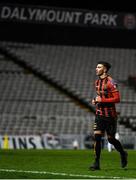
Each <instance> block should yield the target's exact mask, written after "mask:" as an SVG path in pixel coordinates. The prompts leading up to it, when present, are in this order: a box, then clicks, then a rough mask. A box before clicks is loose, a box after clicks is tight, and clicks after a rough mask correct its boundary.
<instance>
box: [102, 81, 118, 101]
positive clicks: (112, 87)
mask: <svg viewBox="0 0 136 180" xmlns="http://www.w3.org/2000/svg"><path fill="white" fill-rule="evenodd" d="M108 91H109V95H110V96H109V97H106V98H105V97H102V99H101V102H103V103H106V102H107V103H119V102H120V93H119V90H118V85H117V83H116V82H115V81H114V80H113V79H111V80H109V83H108Z"/></svg>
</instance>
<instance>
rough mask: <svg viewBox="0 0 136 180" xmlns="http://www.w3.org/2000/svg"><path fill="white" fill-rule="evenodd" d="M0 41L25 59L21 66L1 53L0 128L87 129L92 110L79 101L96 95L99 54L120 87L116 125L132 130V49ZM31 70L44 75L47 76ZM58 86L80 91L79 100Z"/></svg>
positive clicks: (134, 97) (74, 131)
mask: <svg viewBox="0 0 136 180" xmlns="http://www.w3.org/2000/svg"><path fill="white" fill-rule="evenodd" d="M1 45H2V46H4V47H5V48H6V49H7V50H9V52H11V53H12V54H13V55H15V56H16V57H17V58H18V60H21V61H23V62H24V63H25V64H26V65H27V66H26V67H25V68H24V66H22V67H21V64H20V65H19V64H17V63H15V62H14V61H13V60H12V58H11V59H10V58H9V57H8V58H7V56H6V55H3V53H1V56H0V73H1V76H0V80H1V89H0V95H1V96H0V98H1V101H0V105H1V106H0V116H1V122H0V133H1V134H5V133H7V134H39V133H43V132H45V131H46V132H53V133H57V134H58V133H62V134H87V133H89V132H90V129H91V128H92V123H93V120H94V115H93V113H91V111H90V110H88V108H87V107H86V108H85V107H84V106H83V103H82V102H83V100H84V102H85V103H88V104H89V103H90V99H91V98H93V97H94V95H95V94H94V85H93V82H94V79H95V78H96V77H95V72H94V69H95V66H96V63H97V61H98V60H103V59H106V60H108V61H109V62H110V63H111V64H113V65H114V68H113V69H112V71H111V73H112V74H113V76H114V78H115V79H116V80H117V81H118V84H119V89H120V92H121V97H122V100H121V103H119V104H118V105H117V110H118V112H119V114H120V115H119V122H122V123H123V124H120V125H119V129H118V130H119V132H120V133H126V134H132V133H133V131H135V126H136V125H135V120H136V111H135V109H136V92H135V91H134V89H132V88H131V87H129V85H128V83H127V79H128V76H129V75H130V72H131V74H135V64H136V61H135V53H136V50H135V49H121V48H116V49H115V48H102V47H101V48H100V47H87V46H86V47H82V46H66V45H43V44H27V43H13V42H1ZM27 67H31V69H29V68H28V69H27ZM128 67H129V69H128ZM31 70H33V71H31ZM34 72H38V73H40V74H41V75H43V76H46V77H48V81H45V80H43V79H42V78H39V76H36V75H37V74H35V73H34ZM38 75H39V74H38ZM51 82H55V83H56V84H57V85H58V86H57V88H56V87H55V86H53V85H52V83H51ZM59 87H61V88H62V89H65V90H67V92H70V93H72V94H73V97H78V99H79V100H80V101H81V103H80V102H77V101H75V99H74V98H72V97H70V96H68V94H67V93H65V92H64V91H63V92H62V89H61V88H60V89H59ZM127 118H128V119H129V123H130V124H131V126H129V127H128V124H127V120H126V119H127ZM122 119H123V121H122ZM134 133H135V132H134Z"/></svg>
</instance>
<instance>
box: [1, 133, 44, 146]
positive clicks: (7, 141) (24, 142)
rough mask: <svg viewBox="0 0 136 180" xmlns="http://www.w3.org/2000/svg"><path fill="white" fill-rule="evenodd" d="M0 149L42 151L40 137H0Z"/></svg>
mask: <svg viewBox="0 0 136 180" xmlns="http://www.w3.org/2000/svg"><path fill="white" fill-rule="evenodd" d="M0 147H1V149H43V146H42V144H41V138H40V136H7V135H5V136H0Z"/></svg>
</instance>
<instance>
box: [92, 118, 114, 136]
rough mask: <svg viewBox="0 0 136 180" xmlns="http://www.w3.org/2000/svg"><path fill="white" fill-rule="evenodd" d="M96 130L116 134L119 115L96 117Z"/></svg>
mask: <svg viewBox="0 0 136 180" xmlns="http://www.w3.org/2000/svg"><path fill="white" fill-rule="evenodd" d="M93 129H94V131H101V132H102V134H104V133H105V132H106V133H107V135H111V136H115V134H116V130H117V117H104V116H97V115H96V117H95V122H94V128H93Z"/></svg>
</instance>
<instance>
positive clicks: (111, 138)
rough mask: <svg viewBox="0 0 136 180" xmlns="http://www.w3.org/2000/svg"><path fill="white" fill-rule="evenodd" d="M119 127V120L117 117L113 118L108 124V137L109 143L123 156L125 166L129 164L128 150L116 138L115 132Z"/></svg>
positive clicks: (123, 165)
mask: <svg viewBox="0 0 136 180" xmlns="http://www.w3.org/2000/svg"><path fill="white" fill-rule="evenodd" d="M116 129H117V121H116V119H111V120H110V123H109V124H108V126H107V137H108V141H109V143H111V144H112V145H113V146H114V147H115V149H116V150H117V151H118V152H119V153H120V157H121V166H122V167H123V168H124V167H126V166H127V156H128V154H127V152H126V151H125V150H124V148H123V146H122V144H121V143H120V141H119V140H118V139H116V138H115V133H116Z"/></svg>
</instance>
